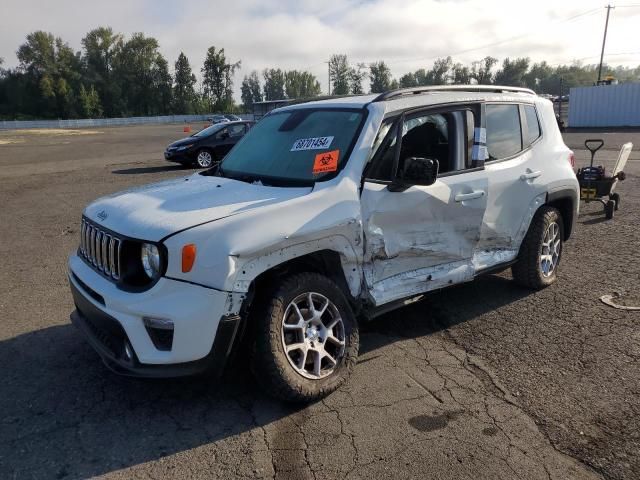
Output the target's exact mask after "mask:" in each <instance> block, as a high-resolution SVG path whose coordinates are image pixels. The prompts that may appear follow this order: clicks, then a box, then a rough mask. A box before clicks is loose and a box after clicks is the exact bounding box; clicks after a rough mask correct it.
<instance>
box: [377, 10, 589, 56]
mask: <svg viewBox="0 0 640 480" xmlns="http://www.w3.org/2000/svg"><path fill="white" fill-rule="evenodd" d="M599 11H600V9H599V8H593V9H591V10H587V11H585V12H582V13H578V14H576V15H573V16H571V17H568V18H564V19H562V20H557V21H555V22H552V23H554V24H562V23H567V22H571V21H573V20H576V19H578V18H581V17H585V16H587V15H593V14H594V13H596V12H599ZM537 34H539V32H530V33H525V34H522V35H516V36H515V37H510V38H506V39H504V40H498V41H496V42H492V43H488V44H486V45H481V46H479V47H473V48H468V49H465V50H460V51H458V52H454V53H450V54H448V55H435V56H431V57H414V58H405V59H398V60H393V61H390V62H385V63H386V64H387V65H394V64H398V63H406V62H412V61H418V60H435V59H437V58H440V57H447V56H449V57H455V56H457V55H462V54H464V53H469V52H474V51H476V50H482V49H484V48H490V47H495V46H498V45H502V44H503V43H508V42H513V41H515V40H520V39H522V38H526V37H530V36H531V35H537ZM365 63H370V62H365Z"/></svg>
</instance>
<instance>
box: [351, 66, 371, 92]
mask: <svg viewBox="0 0 640 480" xmlns="http://www.w3.org/2000/svg"><path fill="white" fill-rule="evenodd" d="M349 77H350V78H349V89H350V90H351V93H353V94H354V95H360V94H362V93H364V88H363V87H362V82H364V80H365V79H366V78H367V66H366V65H365V64H364V63H358V64H357V65H356V66H355V67H354V68H351V70H350V72H349Z"/></svg>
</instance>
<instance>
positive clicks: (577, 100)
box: [569, 83, 640, 127]
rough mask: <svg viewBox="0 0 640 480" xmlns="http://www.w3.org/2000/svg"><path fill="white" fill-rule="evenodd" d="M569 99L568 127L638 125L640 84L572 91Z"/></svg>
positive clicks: (604, 86)
mask: <svg viewBox="0 0 640 480" xmlns="http://www.w3.org/2000/svg"><path fill="white" fill-rule="evenodd" d="M569 98H570V99H571V101H570V103H569V126H570V127H638V126H640V83H625V84H621V85H599V86H597V87H577V88H572V89H571V94H570V96H569Z"/></svg>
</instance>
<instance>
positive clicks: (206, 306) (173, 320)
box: [69, 85, 578, 401]
mask: <svg viewBox="0 0 640 480" xmlns="http://www.w3.org/2000/svg"><path fill="white" fill-rule="evenodd" d="M572 156H573V154H572V152H571V151H570V150H569V149H568V148H567V147H566V145H565V144H564V142H563V140H562V137H561V135H560V131H559V130H558V125H557V123H556V119H555V115H554V111H553V106H552V104H551V102H550V101H548V100H545V99H542V98H540V97H538V96H536V95H535V94H534V93H533V92H532V91H530V90H525V89H518V88H510V87H494V86H490V87H489V86H476V85H472V86H455V87H454V86H444V87H425V88H415V89H404V90H396V91H391V92H387V93H384V94H381V95H365V96H354V97H344V98H332V99H329V100H322V101H311V102H302V103H298V104H293V105H289V106H286V107H284V108H280V109H277V110H274V111H272V112H271V113H269V114H268V115H267V116H265V117H264V118H263V119H262V120H261V121H260V122H259V123H258V124H256V126H255V127H254V128H252V129H251V130H250V131H249V133H248V134H247V135H246V136H245V137H244V138H243V139H242V140H241V141H240V142H239V143H238V144H237V145H236V146H235V148H233V150H232V151H231V152H230V153H229V154H228V155H227V157H226V158H225V159H224V160H223V162H222V163H221V165H220V167H216V168H214V169H211V170H208V171H205V172H201V173H197V174H194V175H191V176H188V177H186V178H179V179H176V180H168V181H164V182H161V183H157V184H154V185H149V186H145V187H142V188H136V189H133V190H129V191H126V192H122V193H118V194H115V195H111V196H108V197H104V198H101V199H99V200H97V201H95V202H94V203H92V204H91V205H89V206H88V207H87V208H86V210H85V211H84V215H83V218H82V227H81V242H80V247H79V249H78V251H77V252H75V253H74V254H72V255H71V257H70V258H69V281H70V284H71V290H72V293H73V298H74V301H75V304H76V310H75V312H74V313H73V314H72V316H71V317H72V320H73V322H74V323H75V324H76V325H77V326H78V327H79V328H80V329H81V330H82V331H83V332H84V333H85V334H86V336H87V338H88V339H89V341H90V343H91V344H92V345H93V347H94V348H95V349H96V350H97V351H98V353H99V354H100V355H101V357H102V358H103V360H104V361H105V363H106V364H107V365H108V366H109V367H110V368H112V369H113V370H115V371H116V372H119V373H123V374H128V375H138V376H179V375H187V374H193V373H197V372H201V371H203V370H205V369H213V370H217V371H218V372H219V371H220V370H221V369H222V367H223V366H224V364H225V361H226V360H227V358H228V357H229V356H230V354H232V353H233V352H234V350H235V349H236V348H237V347H238V345H239V344H240V341H241V339H244V340H245V341H244V342H243V344H245V345H246V347H245V348H248V349H249V350H250V351H251V354H252V357H253V361H252V369H253V371H254V373H255V376H256V378H257V380H258V381H259V382H260V383H262V384H263V385H264V386H265V387H266V388H267V389H268V390H269V391H270V392H271V393H272V394H275V395H276V396H279V397H281V398H284V399H287V400H294V401H296V400H297V401H308V400H312V399H316V398H319V397H321V396H323V395H326V394H328V393H329V392H331V391H333V390H335V389H336V388H337V387H338V386H339V385H340V384H341V383H343V382H344V381H345V379H346V378H347V377H348V376H349V373H350V372H351V370H352V369H353V367H354V364H355V363H356V357H357V354H358V322H359V321H364V320H366V319H368V318H372V317H375V316H376V315H377V314H379V313H380V312H386V311H389V310H390V309H392V308H395V307H399V306H402V305H404V304H406V303H407V302H408V301H409V300H413V299H415V298H416V297H418V296H420V295H422V294H424V293H426V292H429V291H432V290H436V289H440V288H443V287H447V286H449V285H454V284H457V283H461V282H467V281H470V280H473V279H474V278H475V277H477V276H478V275H481V274H483V273H487V272H495V271H499V270H502V269H505V268H507V267H511V269H512V272H513V277H514V279H515V280H516V281H517V282H518V283H520V284H522V285H525V286H527V287H531V288H542V287H545V286H547V285H549V284H551V283H553V282H554V281H555V279H556V275H557V271H558V265H559V262H560V258H561V254H562V246H563V242H564V241H566V240H567V239H568V238H569V235H570V234H571V229H572V225H573V223H574V220H575V219H576V217H577V214H578V182H577V180H576V176H575V174H574V172H573V169H572V165H571V162H572Z"/></svg>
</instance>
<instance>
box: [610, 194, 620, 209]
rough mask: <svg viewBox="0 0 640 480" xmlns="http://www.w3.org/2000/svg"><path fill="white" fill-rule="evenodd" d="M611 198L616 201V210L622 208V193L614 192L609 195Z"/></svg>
mask: <svg viewBox="0 0 640 480" xmlns="http://www.w3.org/2000/svg"><path fill="white" fill-rule="evenodd" d="M609 198H610V199H611V200H613V201H614V202H615V203H616V208H615V210H618V208H620V194H619V193H612V194H611V195H609Z"/></svg>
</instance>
